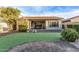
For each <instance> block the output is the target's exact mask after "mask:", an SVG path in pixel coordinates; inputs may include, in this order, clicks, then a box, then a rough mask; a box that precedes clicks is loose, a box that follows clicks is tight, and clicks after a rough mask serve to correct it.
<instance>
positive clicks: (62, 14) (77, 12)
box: [21, 9, 79, 19]
mask: <svg viewBox="0 0 79 59" xmlns="http://www.w3.org/2000/svg"><path fill="white" fill-rule="evenodd" d="M21 15H23V16H58V17H63V18H65V19H67V18H70V17H74V16H79V9H77V10H74V11H70V12H45V13H44V14H39V15H33V14H28V13H26V14H23V13H22V14H21Z"/></svg>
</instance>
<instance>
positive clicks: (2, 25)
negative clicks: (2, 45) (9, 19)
mask: <svg viewBox="0 0 79 59" xmlns="http://www.w3.org/2000/svg"><path fill="white" fill-rule="evenodd" d="M6 32H8V25H7V23H6V22H4V21H2V20H1V19H0V33H6Z"/></svg>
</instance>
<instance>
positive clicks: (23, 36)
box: [0, 32, 61, 51]
mask: <svg viewBox="0 0 79 59" xmlns="http://www.w3.org/2000/svg"><path fill="white" fill-rule="evenodd" d="M60 37H61V35H60V33H55V32H52V33H14V34H10V35H6V36H1V37H0V51H7V50H8V49H9V48H12V47H15V46H16V45H19V44H22V43H24V42H27V43H28V42H32V41H41V40H42V41H43V40H44V41H55V40H59V38H60Z"/></svg>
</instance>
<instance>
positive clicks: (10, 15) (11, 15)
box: [0, 7, 20, 30]
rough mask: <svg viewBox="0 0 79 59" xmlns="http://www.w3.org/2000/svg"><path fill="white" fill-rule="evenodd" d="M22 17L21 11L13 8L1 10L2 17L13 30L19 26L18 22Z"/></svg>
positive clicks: (0, 15) (2, 8)
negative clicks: (20, 16)
mask: <svg viewBox="0 0 79 59" xmlns="http://www.w3.org/2000/svg"><path fill="white" fill-rule="evenodd" d="M19 15H20V10H18V9H17V8H12V7H1V8H0V17H2V18H4V21H6V22H7V23H8V25H9V27H10V28H12V29H11V30H13V28H14V27H16V25H17V20H18V17H19Z"/></svg>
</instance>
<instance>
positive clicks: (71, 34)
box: [61, 29, 79, 42]
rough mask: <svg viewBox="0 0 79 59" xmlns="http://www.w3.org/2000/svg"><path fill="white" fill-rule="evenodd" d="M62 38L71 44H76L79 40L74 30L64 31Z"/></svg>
mask: <svg viewBox="0 0 79 59" xmlns="http://www.w3.org/2000/svg"><path fill="white" fill-rule="evenodd" d="M61 35H62V37H63V38H64V39H65V40H66V41H69V42H74V41H75V40H76V39H78V38H79V34H78V32H77V31H75V30H74V29H64V30H63V31H62V33H61Z"/></svg>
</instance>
